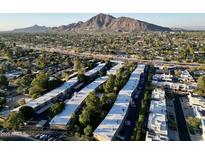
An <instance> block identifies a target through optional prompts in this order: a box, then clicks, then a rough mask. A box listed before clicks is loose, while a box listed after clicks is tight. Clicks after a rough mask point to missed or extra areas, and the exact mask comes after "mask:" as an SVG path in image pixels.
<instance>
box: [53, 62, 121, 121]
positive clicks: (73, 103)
mask: <svg viewBox="0 0 205 154" xmlns="http://www.w3.org/2000/svg"><path fill="white" fill-rule="evenodd" d="M121 67H122V63H118V64H117V65H115V66H114V67H112V68H111V69H110V70H109V71H108V72H107V74H109V75H110V74H115V73H116V71H117V70H118V69H120V68H121ZM107 79H108V75H106V76H103V77H99V78H97V79H96V80H95V81H93V82H92V83H90V84H89V85H87V86H86V87H84V88H83V89H82V90H80V91H79V92H78V93H77V94H76V95H75V96H73V97H72V98H71V99H70V100H69V101H68V102H66V105H65V108H64V110H63V111H62V112H61V113H59V114H58V115H56V116H55V117H54V118H53V119H52V120H51V121H50V123H49V124H50V125H67V124H68V123H69V121H70V119H71V117H72V114H73V113H75V111H76V110H77V109H78V107H79V106H81V104H82V102H83V101H84V100H85V98H86V97H87V96H88V95H89V93H90V92H92V91H94V90H95V89H96V88H97V87H99V86H100V85H101V84H103V83H104V82H106V81H107Z"/></svg>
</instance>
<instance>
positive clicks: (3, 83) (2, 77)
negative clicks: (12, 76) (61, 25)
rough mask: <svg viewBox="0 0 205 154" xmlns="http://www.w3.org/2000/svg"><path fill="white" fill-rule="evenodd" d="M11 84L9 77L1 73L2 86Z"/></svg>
mask: <svg viewBox="0 0 205 154" xmlns="http://www.w3.org/2000/svg"><path fill="white" fill-rule="evenodd" d="M8 84H9V82H8V80H7V77H6V76H4V75H0V87H7V86H8Z"/></svg>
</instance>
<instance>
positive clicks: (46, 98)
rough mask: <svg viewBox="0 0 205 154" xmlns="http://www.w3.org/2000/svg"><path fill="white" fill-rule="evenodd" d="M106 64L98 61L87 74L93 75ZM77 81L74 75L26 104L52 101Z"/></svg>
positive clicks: (40, 103)
mask: <svg viewBox="0 0 205 154" xmlns="http://www.w3.org/2000/svg"><path fill="white" fill-rule="evenodd" d="M104 66H105V63H98V65H97V66H96V67H95V68H93V69H92V70H90V71H88V72H86V73H85V75H87V76H91V75H93V74H95V73H96V72H98V71H99V70H101V69H102V68H103V67H104ZM77 82H78V79H77V77H74V78H72V79H70V80H68V81H66V82H65V83H64V84H63V85H61V86H59V87H58V88H55V89H54V90H52V91H50V92H48V93H46V94H44V95H43V96H41V97H39V98H37V99H35V100H32V101H30V102H28V103H27V104H26V106H30V107H32V108H36V107H38V106H39V105H42V104H44V103H46V102H48V101H50V100H51V99H53V98H55V97H57V96H58V95H60V94H61V93H64V92H65V91H66V90H68V89H69V88H71V87H73V86H74V85H75V84H76V83H77Z"/></svg>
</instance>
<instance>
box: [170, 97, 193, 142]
mask: <svg viewBox="0 0 205 154" xmlns="http://www.w3.org/2000/svg"><path fill="white" fill-rule="evenodd" d="M174 95H175V100H174V109H175V113H176V119H177V125H178V132H179V138H180V141H191V138H190V136H189V131H188V128H187V125H186V120H185V117H184V113H183V110H182V106H181V103H180V100H179V97H180V95H178V94H174Z"/></svg>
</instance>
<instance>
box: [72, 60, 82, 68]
mask: <svg viewBox="0 0 205 154" xmlns="http://www.w3.org/2000/svg"><path fill="white" fill-rule="evenodd" d="M73 69H74V70H75V71H78V70H80V69H81V62H80V59H79V58H77V59H76V60H75V61H74V65H73Z"/></svg>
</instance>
